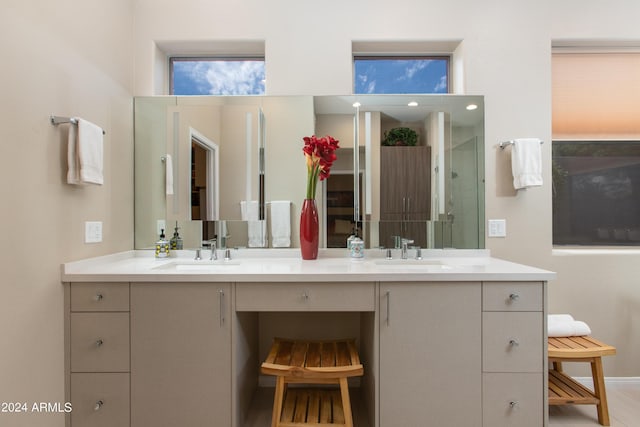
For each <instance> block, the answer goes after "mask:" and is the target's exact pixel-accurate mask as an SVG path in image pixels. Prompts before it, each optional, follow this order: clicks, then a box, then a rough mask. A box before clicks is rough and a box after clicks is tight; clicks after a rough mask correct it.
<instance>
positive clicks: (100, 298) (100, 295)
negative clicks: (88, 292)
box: [94, 294, 104, 302]
mask: <svg viewBox="0 0 640 427" xmlns="http://www.w3.org/2000/svg"><path fill="white" fill-rule="evenodd" d="M103 298H104V296H103V295H102V294H96V296H95V297H94V299H95V300H96V302H100V301H102V299H103Z"/></svg>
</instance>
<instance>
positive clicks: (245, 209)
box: [240, 200, 267, 248]
mask: <svg viewBox="0 0 640 427" xmlns="http://www.w3.org/2000/svg"><path fill="white" fill-rule="evenodd" d="M258 209H259V205H258V201H257V200H250V201H245V200H243V201H241V202H240V215H241V218H242V220H243V221H247V233H248V235H249V242H248V245H249V247H250V248H264V247H265V246H266V245H267V225H266V221H264V220H263V221H260V220H259V219H258V218H259V214H258Z"/></svg>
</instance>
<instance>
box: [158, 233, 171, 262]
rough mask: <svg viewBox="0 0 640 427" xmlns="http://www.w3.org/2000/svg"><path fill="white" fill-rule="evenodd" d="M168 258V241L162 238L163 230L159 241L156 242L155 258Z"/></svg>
mask: <svg viewBox="0 0 640 427" xmlns="http://www.w3.org/2000/svg"><path fill="white" fill-rule="evenodd" d="M168 256H169V241H167V239H165V238H164V228H163V229H162V230H161V231H160V240H158V241H157V242H156V258H167V257H168Z"/></svg>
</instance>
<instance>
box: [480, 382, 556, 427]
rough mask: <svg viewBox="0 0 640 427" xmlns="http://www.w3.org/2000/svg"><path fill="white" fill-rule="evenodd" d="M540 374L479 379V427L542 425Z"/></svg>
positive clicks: (542, 406) (542, 407)
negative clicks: (480, 406) (480, 401)
mask: <svg viewBox="0 0 640 427" xmlns="http://www.w3.org/2000/svg"><path fill="white" fill-rule="evenodd" d="M542 380H543V376H542V374H539V373H536V374H501V373H491V374H483V376H482V397H483V398H482V405H483V411H482V418H483V420H482V425H483V426H491V427H540V426H541V425H543V424H544V422H543V418H544V412H545V410H546V408H545V407H544V402H543V399H544V396H543V394H544V392H546V390H545V389H544V385H543V383H542Z"/></svg>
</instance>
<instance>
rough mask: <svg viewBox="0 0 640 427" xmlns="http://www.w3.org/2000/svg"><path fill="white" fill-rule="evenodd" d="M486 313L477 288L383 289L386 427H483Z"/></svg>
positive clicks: (419, 285)
mask: <svg viewBox="0 0 640 427" xmlns="http://www.w3.org/2000/svg"><path fill="white" fill-rule="evenodd" d="M481 310H482V309H481V286H480V284H479V283H477V282H446V283H438V282H433V283H432V282H397V283H381V284H380V316H379V320H380V325H379V327H380V385H379V387H380V399H379V404H380V408H379V417H380V423H379V425H380V427H403V426H404V427H415V426H426V425H433V426H441V427H446V426H451V427H459V426H465V427H473V426H478V427H480V426H482V403H481V402H482V377H481V355H482V342H481V336H482V326H481V320H482V318H481ZM492 427H493V426H492Z"/></svg>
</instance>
